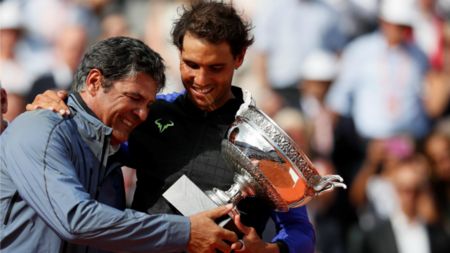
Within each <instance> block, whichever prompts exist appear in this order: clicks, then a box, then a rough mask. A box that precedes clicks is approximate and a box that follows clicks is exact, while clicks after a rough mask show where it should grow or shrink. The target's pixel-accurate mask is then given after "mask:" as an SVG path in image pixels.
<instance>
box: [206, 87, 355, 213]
mask: <svg viewBox="0 0 450 253" xmlns="http://www.w3.org/2000/svg"><path fill="white" fill-rule="evenodd" d="M246 93H247V97H246V101H245V103H244V104H242V105H241V107H240V109H239V111H238V112H237V114H236V120H235V121H234V122H233V124H231V126H230V128H229V129H228V132H227V135H226V137H225V139H224V140H223V141H222V154H223V156H224V159H225V161H226V163H227V165H228V167H230V168H231V169H232V170H233V171H234V172H235V175H234V182H235V183H234V184H233V185H232V186H231V188H230V189H229V190H228V191H222V190H220V189H217V188H214V189H213V190H212V191H206V192H205V193H206V195H208V197H209V198H210V199H211V200H212V201H213V202H214V203H215V204H216V205H218V206H220V205H225V204H228V203H233V204H234V206H235V208H234V209H233V211H232V212H231V213H230V216H234V215H237V214H239V212H238V210H237V209H236V207H237V203H238V202H239V201H240V200H242V199H244V198H246V197H256V196H257V197H258V198H260V199H261V200H262V201H264V202H265V203H266V204H267V205H268V206H269V207H270V208H272V209H273V210H275V211H279V212H287V211H288V210H289V208H295V207H299V206H303V205H305V204H306V203H308V201H310V200H312V199H313V198H314V197H316V196H320V195H323V194H325V193H327V192H331V191H333V190H334V188H336V187H342V188H344V189H346V188H347V186H346V185H345V184H343V183H342V182H343V179H342V177H340V176H339V175H326V176H324V177H322V176H320V175H319V173H318V172H317V170H316V169H315V168H314V165H313V164H312V163H311V161H310V160H309V159H308V157H306V155H305V154H304V153H303V152H302V151H301V149H300V148H299V147H298V146H297V145H296V144H295V143H294V142H293V141H292V139H291V138H290V137H289V136H288V135H287V134H286V133H285V132H284V131H283V130H282V129H281V128H280V127H279V126H278V125H277V124H276V123H275V122H274V121H273V120H272V119H270V118H269V117H268V116H267V115H266V114H265V113H263V112H262V111H260V110H259V109H258V108H256V105H255V101H254V100H253V99H252V96H251V93H250V92H249V91H246Z"/></svg>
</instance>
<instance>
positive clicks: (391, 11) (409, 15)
mask: <svg viewBox="0 0 450 253" xmlns="http://www.w3.org/2000/svg"><path fill="white" fill-rule="evenodd" d="M414 3H415V2H414V0H381V2H380V9H379V16H378V17H379V18H380V19H382V20H384V21H386V22H388V23H391V24H396V25H405V26H412V25H413V23H414V17H415V15H416V14H417V12H416V8H415V5H414Z"/></svg>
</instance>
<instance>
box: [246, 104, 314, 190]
mask: <svg viewBox="0 0 450 253" xmlns="http://www.w3.org/2000/svg"><path fill="white" fill-rule="evenodd" d="M237 117H240V118H247V119H248V121H251V123H253V124H255V125H256V126H257V127H258V128H259V129H260V130H262V132H264V133H265V134H266V137H268V139H270V140H272V141H273V142H274V143H275V144H276V145H277V146H278V147H279V148H280V150H282V151H283V152H284V154H286V157H288V158H289V159H290V160H291V162H292V163H293V164H294V165H295V166H296V167H297V169H298V170H299V172H300V173H301V174H302V175H303V177H304V179H305V181H306V182H307V183H308V185H309V186H311V185H312V184H311V182H310V178H311V177H312V176H313V175H318V176H320V175H319V173H318V172H317V171H316V169H315V168H314V166H313V165H312V163H311V161H310V160H309V158H308V157H307V156H306V155H304V153H303V151H301V149H300V148H299V147H298V146H297V144H295V142H294V141H293V140H292V139H291V138H290V137H289V136H288V135H287V134H286V132H284V130H283V129H281V128H280V127H278V125H277V124H276V123H275V122H274V121H273V120H272V119H270V118H269V117H268V116H267V115H266V114H265V113H264V112H262V111H260V110H259V109H258V108H256V107H254V106H252V105H249V107H248V109H247V110H243V111H241V114H240V115H238V116H237Z"/></svg>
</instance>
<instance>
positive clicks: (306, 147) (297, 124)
mask: <svg viewBox="0 0 450 253" xmlns="http://www.w3.org/2000/svg"><path fill="white" fill-rule="evenodd" d="M273 120H274V121H275V122H276V123H277V124H278V125H279V126H280V127H281V128H282V129H283V130H284V131H285V132H286V133H287V134H288V135H289V137H291V139H292V140H293V141H294V142H295V143H296V144H297V145H298V147H299V148H300V149H301V150H302V151H303V152H304V153H305V154H306V156H308V157H309V158H311V147H310V138H311V130H312V129H311V125H310V124H309V123H308V122H307V121H306V120H305V117H303V115H302V113H301V112H300V111H299V110H297V109H294V108H290V107H285V108H283V109H281V110H280V111H278V112H277V113H276V114H275V115H274V116H273Z"/></svg>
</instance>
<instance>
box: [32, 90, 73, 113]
mask: <svg viewBox="0 0 450 253" xmlns="http://www.w3.org/2000/svg"><path fill="white" fill-rule="evenodd" d="M65 99H67V92H66V91H58V93H56V92H55V91H53V90H47V91H46V92H44V94H39V95H37V96H36V98H35V99H34V101H33V103H31V104H28V105H27V108H26V109H27V111H34V110H37V109H39V108H42V109H47V110H52V111H57V112H59V113H60V114H61V115H70V110H69V107H67V105H66V103H64V100H65Z"/></svg>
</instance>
